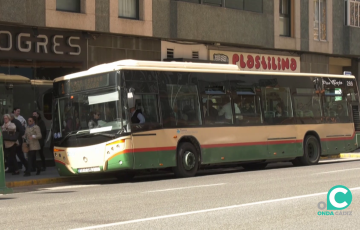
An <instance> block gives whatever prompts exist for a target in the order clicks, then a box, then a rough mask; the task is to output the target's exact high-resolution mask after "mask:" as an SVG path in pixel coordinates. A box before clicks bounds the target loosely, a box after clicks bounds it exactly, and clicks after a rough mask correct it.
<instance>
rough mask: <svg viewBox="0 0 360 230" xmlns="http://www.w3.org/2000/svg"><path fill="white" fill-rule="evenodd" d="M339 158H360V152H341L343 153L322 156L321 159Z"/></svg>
mask: <svg viewBox="0 0 360 230" xmlns="http://www.w3.org/2000/svg"><path fill="white" fill-rule="evenodd" d="M339 158H360V154H359V153H341V154H337V155H331V156H324V157H320V160H327V159H339Z"/></svg>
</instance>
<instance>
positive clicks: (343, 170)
mask: <svg viewBox="0 0 360 230" xmlns="http://www.w3.org/2000/svg"><path fill="white" fill-rule="evenodd" d="M352 170H360V168H351V169H342V170H335V171H328V172H320V173H315V174H316V175H318V174H327V173H337V172H345V171H352Z"/></svg>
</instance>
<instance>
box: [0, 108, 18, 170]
mask: <svg viewBox="0 0 360 230" xmlns="http://www.w3.org/2000/svg"><path fill="white" fill-rule="evenodd" d="M3 119H4V125H3V126H2V127H1V130H2V132H4V131H9V132H16V125H15V124H14V123H11V117H10V115H9V114H5V115H4V117H3ZM17 144H18V143H17V141H4V145H5V149H4V152H5V155H7V156H8V159H9V161H10V163H11V164H12V168H13V170H14V171H13V173H12V174H13V175H19V169H18V164H17V160H16V145H17Z"/></svg>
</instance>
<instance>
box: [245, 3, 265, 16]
mask: <svg viewBox="0 0 360 230" xmlns="http://www.w3.org/2000/svg"><path fill="white" fill-rule="evenodd" d="M244 10H247V11H252V12H258V13H262V12H263V1H262V0H244Z"/></svg>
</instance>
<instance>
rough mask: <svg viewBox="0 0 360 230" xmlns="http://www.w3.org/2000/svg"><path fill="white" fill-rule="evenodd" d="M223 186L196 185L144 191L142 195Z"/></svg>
mask: <svg viewBox="0 0 360 230" xmlns="http://www.w3.org/2000/svg"><path fill="white" fill-rule="evenodd" d="M224 184H225V183H220V184H205V185H197V186H189V187H180V188H169V189H162V190H152V191H146V192H143V193H149V192H166V191H173V190H182V189H190V188H203V187H211V186H219V185H224Z"/></svg>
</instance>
